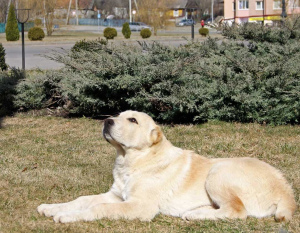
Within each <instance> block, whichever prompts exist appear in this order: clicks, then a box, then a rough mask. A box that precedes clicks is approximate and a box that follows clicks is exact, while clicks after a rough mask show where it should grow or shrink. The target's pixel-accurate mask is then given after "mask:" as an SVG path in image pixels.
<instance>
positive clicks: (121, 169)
mask: <svg viewBox="0 0 300 233" xmlns="http://www.w3.org/2000/svg"><path fill="white" fill-rule="evenodd" d="M113 175H114V185H113V188H114V190H115V192H117V193H118V195H119V196H121V197H122V198H123V200H124V201H125V200H127V199H128V197H129V193H130V181H131V180H132V174H131V171H130V169H129V168H128V167H126V166H124V164H118V165H117V166H115V168H114V171H113Z"/></svg>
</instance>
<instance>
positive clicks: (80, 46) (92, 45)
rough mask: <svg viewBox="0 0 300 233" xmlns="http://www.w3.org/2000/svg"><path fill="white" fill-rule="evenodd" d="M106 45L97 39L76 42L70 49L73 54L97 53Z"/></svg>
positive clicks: (104, 40)
mask: <svg viewBox="0 0 300 233" xmlns="http://www.w3.org/2000/svg"><path fill="white" fill-rule="evenodd" d="M105 45H107V40H106V39H102V38H98V39H96V40H90V41H87V40H85V39H83V40H80V41H77V42H76V43H75V45H74V46H73V47H72V48H71V50H72V51H73V52H75V51H76V52H79V51H80V50H87V51H98V50H99V49H101V48H102V46H105Z"/></svg>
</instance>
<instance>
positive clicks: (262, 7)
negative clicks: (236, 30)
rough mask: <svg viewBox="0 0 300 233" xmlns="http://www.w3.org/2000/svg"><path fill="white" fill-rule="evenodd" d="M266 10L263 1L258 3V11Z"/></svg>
mask: <svg viewBox="0 0 300 233" xmlns="http://www.w3.org/2000/svg"><path fill="white" fill-rule="evenodd" d="M263 9H264V3H263V2H262V1H257V2H256V10H263Z"/></svg>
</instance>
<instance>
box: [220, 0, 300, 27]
mask: <svg viewBox="0 0 300 233" xmlns="http://www.w3.org/2000/svg"><path fill="white" fill-rule="evenodd" d="M285 2H286V4H285V5H286V13H287V15H292V14H299V13H300V0H285ZM264 6H265V7H264ZM281 14H282V0H224V20H225V22H226V21H227V22H234V21H235V22H236V23H243V22H264V23H272V22H276V21H277V22H278V21H280V20H281Z"/></svg>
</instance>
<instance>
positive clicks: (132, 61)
mask: <svg viewBox="0 0 300 233" xmlns="http://www.w3.org/2000/svg"><path fill="white" fill-rule="evenodd" d="M299 45H300V44H299V41H298V40H290V41H288V42H287V43H286V44H277V43H275V44H274V43H268V42H248V43H241V42H234V41H223V42H222V43H220V42H218V41H216V40H213V39H207V40H206V41H205V42H202V43H200V42H194V43H190V44H188V45H185V46H180V47H168V46H164V45H161V44H158V43H152V44H147V43H145V42H140V46H133V45H126V44H122V46H118V45H114V44H109V45H106V46H99V47H98V48H99V49H98V50H97V51H94V50H92V49H84V50H79V51H76V50H73V51H72V50H71V51H70V52H69V53H67V54H66V53H63V54H55V55H53V57H52V59H53V60H55V61H58V62H61V63H63V64H64V67H63V68H62V69H61V70H53V71H48V72H47V73H46V74H45V75H44V76H39V77H35V78H34V77H32V78H30V79H25V80H23V81H22V82H20V83H19V84H18V87H17V92H18V94H17V96H16V100H15V104H16V106H17V107H19V108H24V107H25V108H34V107H36V106H38V107H43V106H49V105H51V106H57V107H60V108H64V109H66V110H67V111H68V112H69V113H70V114H75V115H85V116H92V117H100V116H101V115H109V114H114V113H116V112H121V111H124V110H127V109H135V110H139V111H144V112H147V113H148V114H150V115H151V116H152V117H154V118H155V119H156V120H158V121H161V122H173V123H197V122H204V121H207V120H211V119H217V120H223V121H235V122H259V123H267V124H274V125H279V124H299V119H300V95H299V93H300V75H299V74H300V66H299V64H300V46H299ZM89 46H90V47H91V48H93V47H94V44H93V43H90V44H88V45H87V47H89ZM34 93H35V94H36V95H34ZM33 95H34V97H32V96H33ZM33 98H35V99H36V100H34V101H33Z"/></svg>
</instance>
